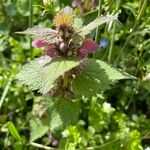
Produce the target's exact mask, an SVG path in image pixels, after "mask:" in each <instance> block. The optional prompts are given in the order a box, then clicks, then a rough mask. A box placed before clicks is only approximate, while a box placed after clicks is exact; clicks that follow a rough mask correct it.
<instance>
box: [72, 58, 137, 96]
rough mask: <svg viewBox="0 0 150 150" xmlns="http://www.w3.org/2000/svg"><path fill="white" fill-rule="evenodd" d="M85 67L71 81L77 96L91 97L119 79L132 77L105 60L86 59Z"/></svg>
mask: <svg viewBox="0 0 150 150" xmlns="http://www.w3.org/2000/svg"><path fill="white" fill-rule="evenodd" d="M83 63H84V64H85V68H84V69H82V70H81V72H80V74H79V75H77V76H76V77H75V79H74V81H73V92H74V93H75V94H76V95H79V96H85V97H91V96H92V95H95V94H96V93H99V92H100V90H104V89H107V88H108V87H109V85H112V84H114V83H116V82H117V80H120V79H129V78H132V79H133V78H134V77H133V76H131V75H129V74H127V73H125V72H123V71H121V70H117V69H114V68H112V67H111V66H109V65H108V64H106V63H105V62H103V61H101V60H95V59H87V60H85V62H83Z"/></svg>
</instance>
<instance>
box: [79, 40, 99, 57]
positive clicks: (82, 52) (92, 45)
mask: <svg viewBox="0 0 150 150" xmlns="http://www.w3.org/2000/svg"><path fill="white" fill-rule="evenodd" d="M98 50H99V45H98V44H97V43H96V42H95V41H93V40H92V39H86V40H85V41H84V42H83V44H82V46H81V47H80V48H79V49H78V51H77V56H78V57H80V58H83V57H86V56H87V55H88V54H89V53H93V52H96V51H98Z"/></svg>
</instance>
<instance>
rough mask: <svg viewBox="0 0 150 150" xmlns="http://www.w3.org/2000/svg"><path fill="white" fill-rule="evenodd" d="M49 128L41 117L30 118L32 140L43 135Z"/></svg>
mask: <svg viewBox="0 0 150 150" xmlns="http://www.w3.org/2000/svg"><path fill="white" fill-rule="evenodd" d="M48 130H49V127H48V126H47V125H45V124H44V123H43V122H42V121H41V120H40V119H39V118H33V119H32V120H30V131H31V132H30V141H35V140H36V139H38V138H40V137H42V136H43V135H44V134H46V133H47V132H48Z"/></svg>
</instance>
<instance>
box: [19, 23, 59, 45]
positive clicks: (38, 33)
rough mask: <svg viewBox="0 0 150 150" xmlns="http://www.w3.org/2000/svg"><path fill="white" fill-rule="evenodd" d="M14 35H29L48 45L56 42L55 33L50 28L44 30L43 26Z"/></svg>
mask: <svg viewBox="0 0 150 150" xmlns="http://www.w3.org/2000/svg"><path fill="white" fill-rule="evenodd" d="M16 33H19V34H29V35H32V36H33V37H35V38H38V39H41V40H43V41H45V42H48V43H55V42H57V41H58V38H57V31H56V30H53V29H50V28H44V27H43V26H34V27H32V28H29V29H27V30H26V31H23V32H16Z"/></svg>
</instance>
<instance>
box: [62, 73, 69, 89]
mask: <svg viewBox="0 0 150 150" xmlns="http://www.w3.org/2000/svg"><path fill="white" fill-rule="evenodd" d="M67 87H68V76H67V75H66V74H65V75H64V82H63V88H64V89H66V88H67Z"/></svg>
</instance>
